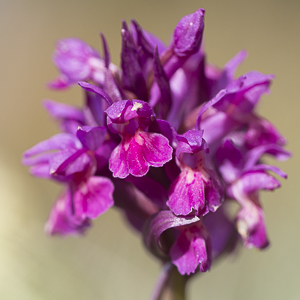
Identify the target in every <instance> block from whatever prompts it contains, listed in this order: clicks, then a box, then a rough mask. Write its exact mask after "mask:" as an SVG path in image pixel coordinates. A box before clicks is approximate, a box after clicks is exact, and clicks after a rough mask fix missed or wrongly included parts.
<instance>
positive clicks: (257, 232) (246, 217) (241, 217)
mask: <svg viewBox="0 0 300 300" xmlns="http://www.w3.org/2000/svg"><path fill="white" fill-rule="evenodd" d="M237 229H238V232H239V234H240V235H241V236H242V238H243V241H244V245H245V247H247V248H252V247H256V248H258V249H263V248H266V247H267V246H268V245H269V241H268V237H267V232H266V228H265V222H264V212H263V210H262V209H261V207H259V206H257V205H255V204H253V203H251V204H248V205H246V206H244V207H243V208H242V209H241V210H240V212H239V214H238V217H237Z"/></svg>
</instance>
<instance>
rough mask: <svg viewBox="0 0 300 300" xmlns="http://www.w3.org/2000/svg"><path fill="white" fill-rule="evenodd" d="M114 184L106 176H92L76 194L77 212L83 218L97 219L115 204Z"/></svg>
mask: <svg viewBox="0 0 300 300" xmlns="http://www.w3.org/2000/svg"><path fill="white" fill-rule="evenodd" d="M113 191H114V185H113V184H112V182H111V181H110V180H109V179H108V178H105V177H90V178H89V179H88V180H87V182H86V183H83V184H82V185H81V186H80V187H79V189H78V190H77V191H76V192H75V194H74V203H75V212H76V215H77V216H80V217H81V218H90V219H95V218H97V217H98V216H99V215H101V214H103V213H105V212H106V211H107V210H108V209H109V208H110V207H111V206H113V204H114V201H113V197H112V194H113Z"/></svg>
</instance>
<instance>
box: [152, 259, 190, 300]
mask: <svg viewBox="0 0 300 300" xmlns="http://www.w3.org/2000/svg"><path fill="white" fill-rule="evenodd" d="M188 278H189V277H188V276H182V275H180V274H179V273H178V271H177V268H176V267H175V266H174V265H171V263H170V262H169V263H167V264H165V265H164V267H163V269H162V274H161V276H160V278H159V280H158V282H157V285H156V289H155V291H154V294H153V295H152V298H151V299H152V300H186V284H187V281H188Z"/></svg>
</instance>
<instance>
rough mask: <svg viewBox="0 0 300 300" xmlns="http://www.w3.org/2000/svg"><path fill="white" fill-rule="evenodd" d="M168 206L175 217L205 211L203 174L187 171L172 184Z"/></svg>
mask: <svg viewBox="0 0 300 300" xmlns="http://www.w3.org/2000/svg"><path fill="white" fill-rule="evenodd" d="M167 205H168V206H169V208H170V209H171V211H172V212H173V213H174V214H175V215H183V216H186V215H188V214H190V213H191V212H192V210H193V209H194V210H195V211H196V212H198V211H201V212H202V211H203V212H206V211H205V196H204V182H203V179H202V176H201V173H199V172H194V171H193V170H191V169H185V170H183V171H182V172H181V174H180V175H179V177H177V179H176V180H175V181H174V182H173V183H172V185H171V187H170V191H169V201H167Z"/></svg>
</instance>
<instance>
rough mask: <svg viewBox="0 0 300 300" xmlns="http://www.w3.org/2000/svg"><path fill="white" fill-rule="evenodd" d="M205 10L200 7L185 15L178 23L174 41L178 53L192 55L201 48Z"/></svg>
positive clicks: (179, 54) (175, 50)
mask: <svg viewBox="0 0 300 300" xmlns="http://www.w3.org/2000/svg"><path fill="white" fill-rule="evenodd" d="M204 12H205V10H204V9H202V8H200V9H198V10H196V11H195V12H194V13H192V14H190V15H187V16H185V17H183V18H182V19H181V20H180V21H179V23H178V24H177V26H176V28H175V31H174V42H173V43H174V52H175V53H176V55H178V56H186V55H192V54H194V53H196V52H197V51H198V50H199V48H200V45H201V41H202V35H203V29H204Z"/></svg>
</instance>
